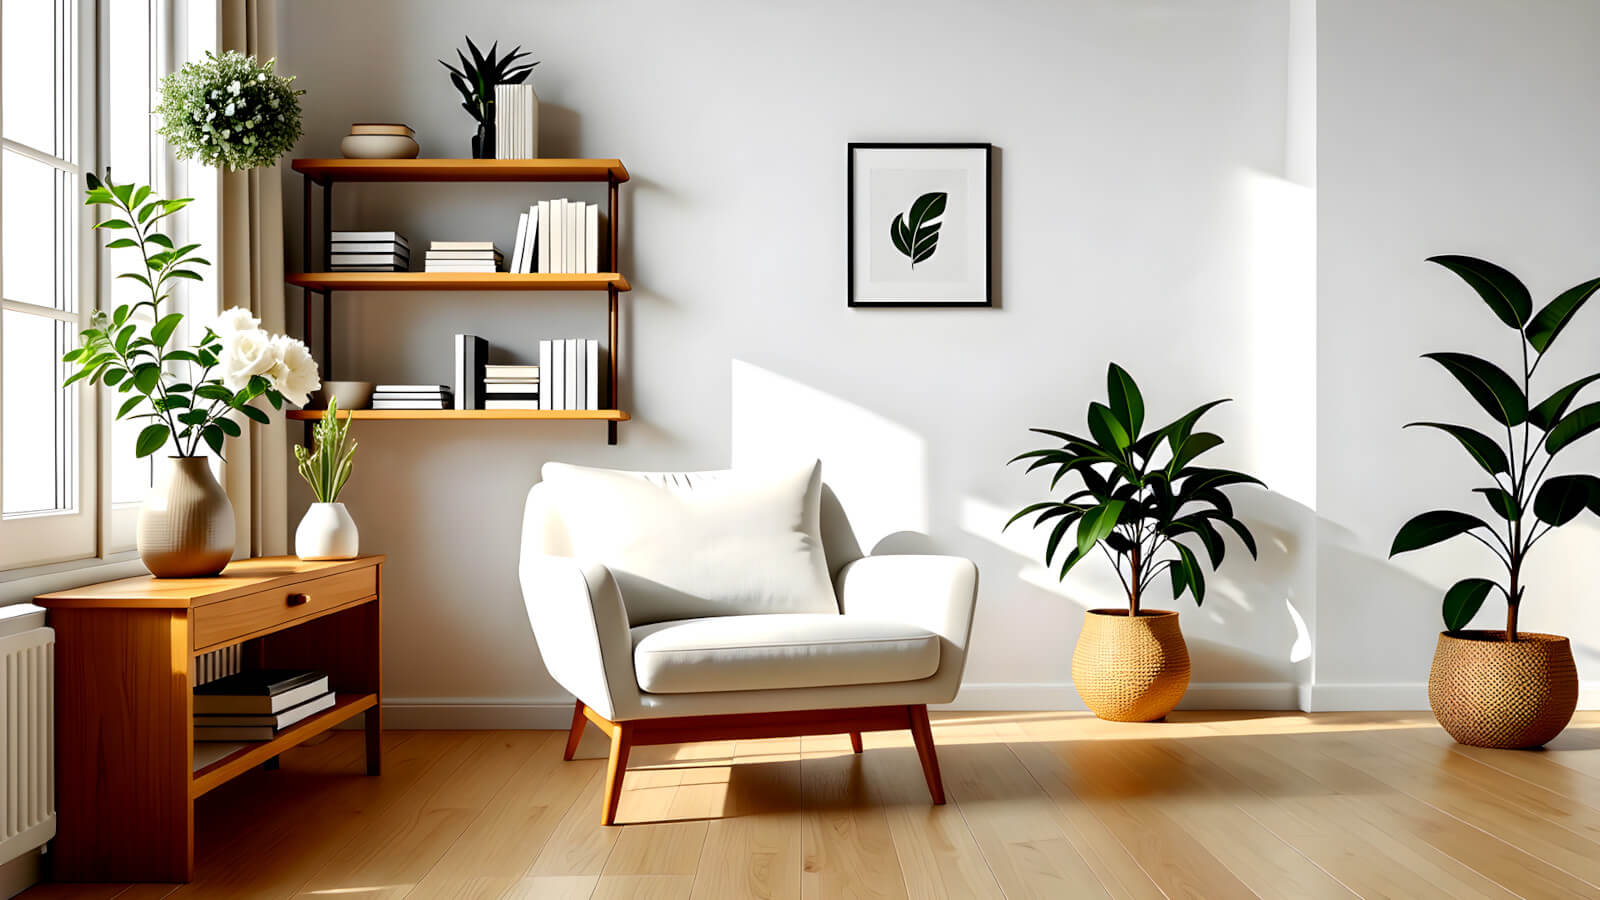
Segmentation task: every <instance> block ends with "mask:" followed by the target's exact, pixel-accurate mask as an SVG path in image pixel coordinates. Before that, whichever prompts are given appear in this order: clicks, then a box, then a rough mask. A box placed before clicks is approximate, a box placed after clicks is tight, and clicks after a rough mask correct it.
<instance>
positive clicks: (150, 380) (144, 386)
mask: <svg viewBox="0 0 1600 900" xmlns="http://www.w3.org/2000/svg"><path fill="white" fill-rule="evenodd" d="M160 381H161V367H160V366H158V365H156V364H155V363H145V364H144V365H142V366H138V367H137V368H135V369H134V370H133V386H134V387H135V388H138V390H139V393H141V394H148V393H150V392H151V391H154V390H155V389H156V384H157V383H159V382H160Z"/></svg>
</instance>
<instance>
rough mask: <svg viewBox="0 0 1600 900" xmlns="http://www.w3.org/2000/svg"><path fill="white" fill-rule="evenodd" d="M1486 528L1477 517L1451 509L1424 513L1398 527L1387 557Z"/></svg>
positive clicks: (1486, 525) (1485, 524) (1486, 524)
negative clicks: (1398, 529)
mask: <svg viewBox="0 0 1600 900" xmlns="http://www.w3.org/2000/svg"><path fill="white" fill-rule="evenodd" d="M1488 527H1489V525H1488V523H1487V522H1484V521H1483V520H1482V519H1480V518H1478V517H1477V516H1474V515H1469V514H1467V513H1464V512H1457V511H1455V510H1453V509H1438V510H1434V511H1432V512H1425V513H1423V514H1422V515H1420V516H1415V517H1413V518H1412V519H1411V521H1409V522H1407V523H1405V524H1404V525H1402V526H1400V531H1399V533H1397V534H1396V535H1395V536H1394V544H1393V545H1392V546H1390V548H1389V555H1390V556H1395V555H1397V554H1400V553H1408V552H1410V551H1412V550H1421V549H1422V548H1423V547H1431V546H1433V545H1434V544H1437V543H1439V542H1440V541H1445V540H1449V539H1450V538H1453V537H1455V536H1456V535H1458V534H1466V533H1467V532H1469V531H1471V530H1472V529H1474V528H1488Z"/></svg>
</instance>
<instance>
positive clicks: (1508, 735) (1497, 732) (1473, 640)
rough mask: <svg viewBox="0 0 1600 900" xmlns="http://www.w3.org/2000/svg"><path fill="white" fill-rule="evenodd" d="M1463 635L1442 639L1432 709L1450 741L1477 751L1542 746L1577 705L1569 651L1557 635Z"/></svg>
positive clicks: (1431, 679)
mask: <svg viewBox="0 0 1600 900" xmlns="http://www.w3.org/2000/svg"><path fill="white" fill-rule="evenodd" d="M1505 637H1506V633H1505V632H1504V631H1460V632H1456V633H1454V634H1451V633H1443V634H1440V635H1439V647H1438V649H1437V650H1436V651H1434V654H1433V671H1432V672H1431V673H1430V674H1429V676H1428V703H1429V704H1430V705H1431V706H1432V707H1433V715H1434V717H1435V718H1437V719H1438V720H1439V724H1440V725H1443V726H1444V730H1445V731H1448V732H1449V733H1450V736H1451V737H1453V738H1455V739H1456V740H1457V741H1459V742H1460V743H1463V744H1469V745H1471V746H1474V747H1495V748H1499V749H1504V750H1510V749H1517V748H1526V747H1539V746H1542V745H1543V744H1545V743H1546V742H1548V741H1550V740H1551V739H1553V738H1554V737H1555V736H1556V735H1558V734H1560V733H1561V730H1562V729H1563V728H1566V727H1567V723H1568V722H1569V721H1571V720H1572V711H1573V710H1574V709H1576V708H1577V706H1578V667H1577V665H1576V664H1575V663H1574V662H1573V660H1572V645H1571V643H1569V642H1568V641H1567V639H1566V638H1564V637H1560V636H1559V635H1554V634H1536V633H1532V632H1526V631H1523V632H1519V633H1518V635H1517V640H1516V642H1515V643H1512V642H1509V641H1507V640H1506V639H1505Z"/></svg>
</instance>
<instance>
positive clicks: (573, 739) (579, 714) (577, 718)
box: [561, 700, 586, 762]
mask: <svg viewBox="0 0 1600 900" xmlns="http://www.w3.org/2000/svg"><path fill="white" fill-rule="evenodd" d="M585 722H586V720H585V719H584V715H583V701H582V700H579V701H578V702H577V703H576V704H575V705H574V706H573V707H572V728H571V729H569V730H568V731H567V752H565V753H563V754H561V758H562V759H564V760H567V761H568V762H571V761H572V755H573V754H574V753H577V752H578V742H579V741H581V740H583V726H584V724H585Z"/></svg>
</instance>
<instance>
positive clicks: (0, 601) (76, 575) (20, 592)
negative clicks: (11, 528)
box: [0, 550, 146, 606]
mask: <svg viewBox="0 0 1600 900" xmlns="http://www.w3.org/2000/svg"><path fill="white" fill-rule="evenodd" d="M145 572H146V569H145V567H144V564H143V563H141V562H139V554H137V553H135V552H134V551H132V550H129V551H125V552H123V553H114V554H112V555H111V556H107V557H92V558H90V559H78V560H73V561H72V562H64V563H56V564H54V565H48V566H35V567H33V568H28V569H13V570H12V571H10V572H0V606H7V605H10V604H12V603H26V602H28V601H30V600H32V599H33V598H34V597H37V596H38V595H40V594H46V593H49V592H50V591H62V590H67V589H69V588H77V587H83V586H84V585H88V584H98V583H99V582H102V581H111V580H113V579H117V578H127V577H129V576H131V575H143V574H144V573H145Z"/></svg>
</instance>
